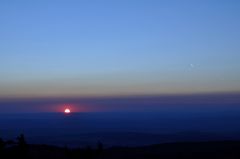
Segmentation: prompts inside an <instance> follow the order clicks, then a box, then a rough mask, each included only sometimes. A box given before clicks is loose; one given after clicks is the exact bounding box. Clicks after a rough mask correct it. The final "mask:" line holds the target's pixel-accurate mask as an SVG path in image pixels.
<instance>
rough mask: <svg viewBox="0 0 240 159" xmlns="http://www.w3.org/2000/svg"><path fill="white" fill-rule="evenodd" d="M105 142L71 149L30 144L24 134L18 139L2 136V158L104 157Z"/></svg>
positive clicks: (0, 150) (62, 158)
mask: <svg viewBox="0 0 240 159" xmlns="http://www.w3.org/2000/svg"><path fill="white" fill-rule="evenodd" d="M103 151H104V149H103V144H102V142H100V141H98V142H97V147H96V148H92V147H91V146H86V147H85V148H78V149H70V148H68V147H67V146H65V147H57V146H49V145H30V144H28V143H27V142H26V139H25V136H24V135H23V134H21V135H19V136H18V137H17V138H16V140H8V141H4V140H3V139H2V138H0V159H32V158H34V159H41V158H43V159H50V158H51V159H52V158H59V159H94V158H99V159H100V158H103Z"/></svg>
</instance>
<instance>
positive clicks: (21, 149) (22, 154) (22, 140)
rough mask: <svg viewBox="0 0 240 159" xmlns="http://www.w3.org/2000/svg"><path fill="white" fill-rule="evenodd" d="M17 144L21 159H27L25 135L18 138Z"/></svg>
mask: <svg viewBox="0 0 240 159" xmlns="http://www.w3.org/2000/svg"><path fill="white" fill-rule="evenodd" d="M17 144H18V150H19V155H20V158H27V152H28V145H27V143H26V140H25V137H24V135H23V134H21V135H20V136H19V137H17Z"/></svg>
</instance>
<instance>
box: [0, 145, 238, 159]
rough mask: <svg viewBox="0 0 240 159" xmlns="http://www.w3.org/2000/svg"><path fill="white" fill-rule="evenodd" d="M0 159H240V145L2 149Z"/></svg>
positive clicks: (45, 146) (22, 147)
mask: <svg viewBox="0 0 240 159" xmlns="http://www.w3.org/2000/svg"><path fill="white" fill-rule="evenodd" d="M0 153H1V154H0V158H1V159H18V158H26V159H53V158H54V159H200V158H201V159H239V158H240V141H211V142H178V143H165V144H158V145H150V146H143V147H112V148H106V149H104V148H103V145H102V144H101V143H98V145H97V148H94V149H92V148H91V147H86V148H81V149H80V148H79V149H69V148H67V147H65V148H62V147H56V146H49V145H25V146H24V144H22V145H17V144H16V145H14V144H13V146H5V147H4V149H1V152H0Z"/></svg>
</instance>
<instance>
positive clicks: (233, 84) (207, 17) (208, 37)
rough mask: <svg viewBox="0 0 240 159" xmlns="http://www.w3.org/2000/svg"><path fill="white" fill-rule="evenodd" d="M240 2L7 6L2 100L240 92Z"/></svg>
mask: <svg viewBox="0 0 240 159" xmlns="http://www.w3.org/2000/svg"><path fill="white" fill-rule="evenodd" d="M239 44H240V1H238V0H196V1H190V0H189V1H187V0H181V1H179V0H115V1H110V0H102V1H98V0H79V1H77V0H40V1H30V0H21V1H17V0H1V1H0V98H1V99H9V98H56V97H66V98H70V97H96V96H97V97H98V96H132V95H169V94H174V95H176V94H177V95H182V94H202V93H229V92H230V93H235V92H240V62H239V59H240V45H239Z"/></svg>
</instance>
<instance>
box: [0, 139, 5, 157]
mask: <svg viewBox="0 0 240 159" xmlns="http://www.w3.org/2000/svg"><path fill="white" fill-rule="evenodd" d="M4 148H5V142H4V141H3V139H2V138H0V157H3V156H4Z"/></svg>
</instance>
